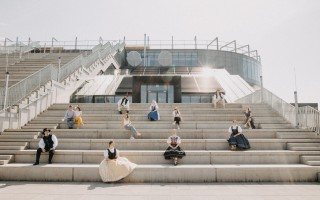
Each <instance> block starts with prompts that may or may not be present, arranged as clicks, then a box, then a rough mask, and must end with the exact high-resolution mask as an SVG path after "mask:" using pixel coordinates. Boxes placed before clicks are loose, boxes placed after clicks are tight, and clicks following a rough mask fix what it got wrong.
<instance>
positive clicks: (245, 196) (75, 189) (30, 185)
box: [0, 181, 320, 200]
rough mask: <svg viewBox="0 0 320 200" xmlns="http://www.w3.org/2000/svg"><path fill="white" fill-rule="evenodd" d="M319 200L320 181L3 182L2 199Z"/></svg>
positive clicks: (1, 187) (1, 184) (0, 194)
mask: <svg viewBox="0 0 320 200" xmlns="http://www.w3.org/2000/svg"><path fill="white" fill-rule="evenodd" d="M111 198H112V199H115V200H128V199H130V200H136V199H137V200H138V199H139V200H141V199H142V200H149V199H150V200H171V199H172V200H180V199H181V200H193V199H201V200H207V199H208V200H213V199H221V200H231V199H237V200H278V199H281V200H289V199H290V200H302V199H303V200H319V199H320V183H299V184H292V183H245V184H244V183H242V184H240V183H223V184H216V183H214V184H212V183H211V184H157V183H154V184H119V183H113V184H104V183H90V182H89V183H77V182H73V183H64V182H62V183H56V182H50V183H48V182H1V181H0V199H1V200H26V199H27V200H38V199H39V200H40V199H46V200H56V199H59V200H72V199H77V200H90V199H92V200H100V199H101V200H102V199H103V200H105V199H111Z"/></svg>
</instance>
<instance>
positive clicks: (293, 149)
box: [288, 147, 320, 151]
mask: <svg viewBox="0 0 320 200" xmlns="http://www.w3.org/2000/svg"><path fill="white" fill-rule="evenodd" d="M288 149H289V150H292V151H320V147H290V148H288Z"/></svg>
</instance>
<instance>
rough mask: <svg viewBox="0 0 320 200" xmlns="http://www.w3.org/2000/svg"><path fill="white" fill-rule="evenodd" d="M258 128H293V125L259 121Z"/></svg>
mask: <svg viewBox="0 0 320 200" xmlns="http://www.w3.org/2000/svg"><path fill="white" fill-rule="evenodd" d="M260 128H262V129H269V128H277V129H284V128H293V126H292V125H291V124H289V123H283V124H282V123H270V124H266V123H260Z"/></svg>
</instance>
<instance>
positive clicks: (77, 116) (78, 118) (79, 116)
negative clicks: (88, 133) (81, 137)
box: [74, 106, 83, 129]
mask: <svg viewBox="0 0 320 200" xmlns="http://www.w3.org/2000/svg"><path fill="white" fill-rule="evenodd" d="M74 115H75V122H76V124H77V129H79V128H81V127H82V126H83V121H82V111H81V109H80V107H79V106H77V107H76V110H75V111H74Z"/></svg>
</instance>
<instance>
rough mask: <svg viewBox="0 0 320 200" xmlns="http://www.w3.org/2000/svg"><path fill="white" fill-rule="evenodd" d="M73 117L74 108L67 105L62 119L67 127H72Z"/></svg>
mask: <svg viewBox="0 0 320 200" xmlns="http://www.w3.org/2000/svg"><path fill="white" fill-rule="evenodd" d="M74 118H75V113H74V110H73V108H72V105H69V108H68V110H67V111H66V113H65V114H64V119H63V120H65V121H66V124H67V128H68V129H73V124H74Z"/></svg>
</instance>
